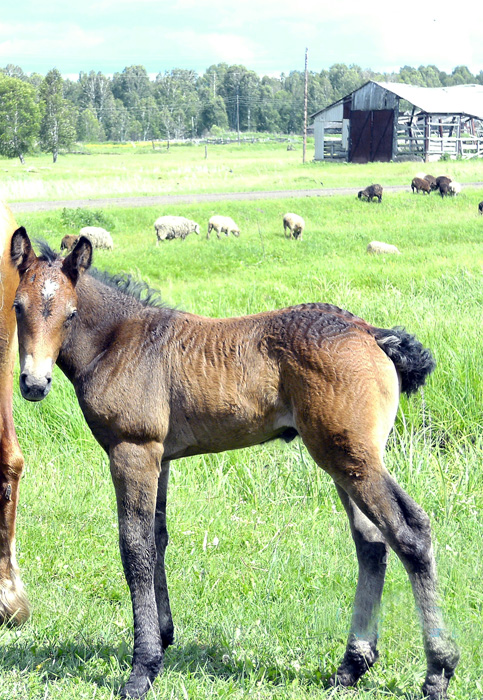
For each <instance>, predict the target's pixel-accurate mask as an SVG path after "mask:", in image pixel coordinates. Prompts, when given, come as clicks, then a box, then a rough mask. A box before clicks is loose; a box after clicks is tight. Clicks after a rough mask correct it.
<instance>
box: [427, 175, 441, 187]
mask: <svg viewBox="0 0 483 700" xmlns="http://www.w3.org/2000/svg"><path fill="white" fill-rule="evenodd" d="M423 179H424V180H426V182H429V185H430V187H431V189H432V190H437V189H438V185H437V184H436V178H435V177H434V175H424V177H423Z"/></svg>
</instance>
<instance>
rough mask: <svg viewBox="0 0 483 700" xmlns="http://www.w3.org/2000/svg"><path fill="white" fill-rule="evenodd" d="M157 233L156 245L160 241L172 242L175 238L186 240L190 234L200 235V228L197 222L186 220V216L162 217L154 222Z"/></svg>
mask: <svg viewBox="0 0 483 700" xmlns="http://www.w3.org/2000/svg"><path fill="white" fill-rule="evenodd" d="M154 230H155V231H156V245H159V241H170V240H173V239H174V238H181V239H182V240H184V239H185V238H186V236H188V235H189V234H190V233H193V232H194V233H196V234H198V233H199V232H200V226H199V224H197V223H196V221H192V220H191V219H186V218H185V217H184V216H160V217H159V218H158V219H156V221H155V222H154Z"/></svg>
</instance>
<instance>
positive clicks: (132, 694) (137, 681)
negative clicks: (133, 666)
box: [119, 676, 151, 698]
mask: <svg viewBox="0 0 483 700" xmlns="http://www.w3.org/2000/svg"><path fill="white" fill-rule="evenodd" d="M150 688H151V682H150V680H149V678H146V676H137V677H134V678H133V677H132V676H131V678H130V679H129V680H128V682H127V683H126V685H125V686H124V688H122V689H121V692H120V693H119V695H120V696H121V698H144V696H145V695H146V693H147V692H148V690H149V689H150Z"/></svg>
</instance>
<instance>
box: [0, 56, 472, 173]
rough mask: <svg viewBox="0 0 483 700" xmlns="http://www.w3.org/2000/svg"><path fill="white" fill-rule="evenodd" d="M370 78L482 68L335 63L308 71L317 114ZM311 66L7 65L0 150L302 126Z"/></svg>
mask: <svg viewBox="0 0 483 700" xmlns="http://www.w3.org/2000/svg"><path fill="white" fill-rule="evenodd" d="M368 80H381V81H386V82H402V83H409V84H412V85H420V86H423V87H446V86H450V85H458V84H468V83H479V84H483V71H480V73H479V74H478V75H473V74H472V73H471V72H470V71H469V69H468V68H467V67H466V66H457V67H456V68H455V69H454V70H453V71H452V72H451V73H445V72H444V71H440V70H438V68H437V67H436V66H432V65H430V66H420V67H419V68H413V67H411V66H404V67H402V68H401V69H400V70H399V72H397V73H396V72H394V73H377V72H374V71H371V70H363V69H362V68H360V66H357V65H349V66H347V65H346V64H344V63H336V64H334V65H333V66H331V67H330V68H329V69H328V70H322V71H320V72H314V71H310V72H309V74H308V114H309V115H310V114H313V113H314V112H316V111H318V110H320V109H323V108H324V107H326V106H327V105H329V104H332V103H333V102H336V101H337V100H338V99H340V98H341V97H344V96H345V95H347V94H349V93H350V92H352V91H353V90H355V89H356V88H358V87H360V86H361V85H363V84H364V83H365V82H367V81H368ZM303 110H304V72H303V71H291V72H290V73H289V74H288V75H286V74H284V73H282V74H281V75H280V76H279V77H276V78H275V77H272V76H267V75H265V76H263V77H260V76H259V75H258V74H257V73H255V72H254V71H251V70H248V69H247V68H246V67H245V66H242V65H228V64H227V63H218V64H216V65H212V66H210V67H209V68H208V69H207V70H206V71H205V72H204V73H203V74H202V75H198V74H197V73H196V72H195V71H193V70H182V69H178V68H175V69H173V70H170V71H166V72H164V73H158V75H156V77H155V78H154V79H151V78H150V76H149V75H148V73H147V71H146V69H145V68H144V66H140V65H139V66H128V67H126V68H124V70H123V71H122V72H120V73H114V75H112V76H106V75H104V74H103V73H101V72H99V71H98V72H95V71H93V70H92V71H90V72H89V73H85V72H80V73H79V77H78V79H77V80H70V79H64V78H62V75H61V73H60V72H59V71H58V70H57V69H56V68H54V69H52V70H51V71H49V72H48V73H47V75H45V76H42V75H40V74H39V73H32V74H30V75H27V74H25V73H24V71H23V70H22V68H20V67H19V66H15V65H12V64H9V65H7V66H5V68H0V154H1V155H4V156H7V157H18V158H20V160H21V161H22V162H23V161H24V156H25V154H26V153H28V152H30V151H32V150H35V149H37V150H38V149H40V150H42V151H45V152H48V153H52V157H53V160H54V162H55V161H56V160H57V156H58V154H59V151H61V150H62V149H69V148H70V147H71V146H72V144H73V143H74V142H84V143H91V142H98V141H128V140H131V141H139V140H141V141H146V140H154V139H163V140H168V141H169V140H173V139H187V138H199V137H202V136H205V135H208V134H217V133H220V132H223V131H226V130H233V131H238V132H271V133H283V134H290V133H294V134H300V133H301V132H302V129H303V119H304V114H303Z"/></svg>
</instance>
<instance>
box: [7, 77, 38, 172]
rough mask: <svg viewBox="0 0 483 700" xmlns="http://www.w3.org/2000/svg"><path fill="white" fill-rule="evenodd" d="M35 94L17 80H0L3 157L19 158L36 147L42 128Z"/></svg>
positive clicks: (21, 160)
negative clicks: (40, 128) (40, 127)
mask: <svg viewBox="0 0 483 700" xmlns="http://www.w3.org/2000/svg"><path fill="white" fill-rule="evenodd" d="M35 98H36V95H35V90H34V88H33V87H32V86H31V85H28V83H25V82H23V81H22V80H19V79H17V78H5V77H4V78H0V153H1V154H2V155H4V156H7V158H19V159H20V162H21V163H24V162H25V159H24V155H25V154H26V153H28V151H29V150H30V149H31V148H32V147H33V145H34V143H35V141H36V139H37V135H38V133H39V125H40V110H39V106H38V104H37V102H36V99H35Z"/></svg>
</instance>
